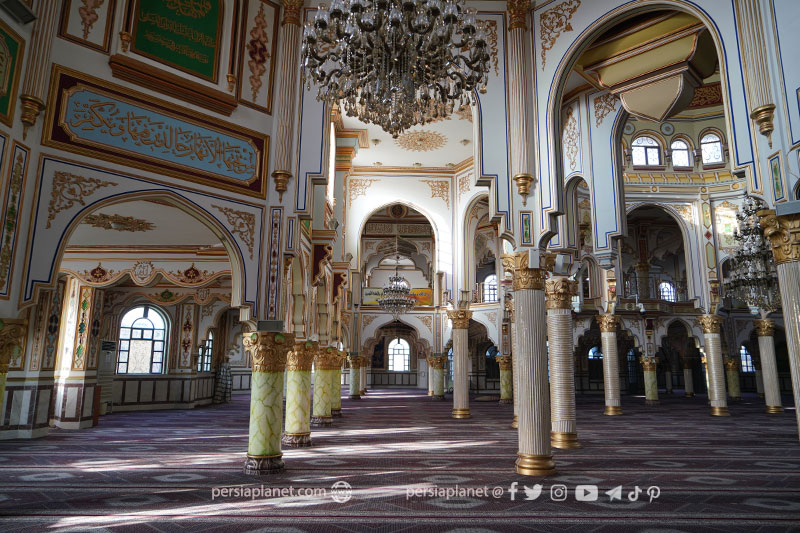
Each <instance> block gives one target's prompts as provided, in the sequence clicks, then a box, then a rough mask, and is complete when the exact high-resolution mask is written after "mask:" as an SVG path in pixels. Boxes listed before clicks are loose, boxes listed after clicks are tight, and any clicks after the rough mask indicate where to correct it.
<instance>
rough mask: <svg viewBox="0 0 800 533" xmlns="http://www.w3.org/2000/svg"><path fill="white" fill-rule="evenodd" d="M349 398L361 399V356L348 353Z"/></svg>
mask: <svg viewBox="0 0 800 533" xmlns="http://www.w3.org/2000/svg"><path fill="white" fill-rule="evenodd" d="M347 359H348V360H349V361H350V399H351V400H360V399H361V358H360V357H359V356H358V355H350V356H349V357H348V358H347Z"/></svg>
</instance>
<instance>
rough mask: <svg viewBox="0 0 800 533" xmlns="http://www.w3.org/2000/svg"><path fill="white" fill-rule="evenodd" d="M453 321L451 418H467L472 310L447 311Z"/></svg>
mask: <svg viewBox="0 0 800 533" xmlns="http://www.w3.org/2000/svg"><path fill="white" fill-rule="evenodd" d="M447 316H448V317H449V318H450V320H451V321H452V322H453V418H469V417H470V414H469V383H468V381H467V379H468V372H469V369H468V365H469V361H468V359H469V346H468V343H469V319H470V318H472V311H465V310H454V311H448V312H447Z"/></svg>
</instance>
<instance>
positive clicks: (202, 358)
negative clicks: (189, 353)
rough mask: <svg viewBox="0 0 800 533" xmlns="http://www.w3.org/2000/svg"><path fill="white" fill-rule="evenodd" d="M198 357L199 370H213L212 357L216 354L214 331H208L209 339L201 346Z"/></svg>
mask: <svg viewBox="0 0 800 533" xmlns="http://www.w3.org/2000/svg"><path fill="white" fill-rule="evenodd" d="M199 351H200V353H199V355H198V357H197V371H198V372H211V358H212V356H213V355H214V333H213V332H211V331H209V332H208V339H206V343H205V345H204V346H200V349H199Z"/></svg>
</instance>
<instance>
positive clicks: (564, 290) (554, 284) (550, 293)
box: [544, 278, 578, 309]
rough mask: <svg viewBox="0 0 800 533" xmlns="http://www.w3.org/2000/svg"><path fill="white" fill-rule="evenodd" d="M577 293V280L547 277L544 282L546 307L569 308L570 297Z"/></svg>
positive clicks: (570, 304)
mask: <svg viewBox="0 0 800 533" xmlns="http://www.w3.org/2000/svg"><path fill="white" fill-rule="evenodd" d="M576 294H578V282H577V281H573V280H569V279H567V278H555V279H549V280H547V281H546V282H545V286H544V295H545V298H546V299H547V300H546V304H545V305H546V307H547V309H570V308H571V307H572V297H573V296H575V295H576Z"/></svg>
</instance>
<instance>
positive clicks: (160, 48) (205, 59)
mask: <svg viewBox="0 0 800 533" xmlns="http://www.w3.org/2000/svg"><path fill="white" fill-rule="evenodd" d="M132 1H133V2H134V7H133V31H132V32H131V33H132V35H131V50H132V51H134V52H136V53H137V54H141V55H143V56H145V57H149V58H150V59H153V60H155V61H158V62H160V63H163V64H165V65H169V66H171V67H174V68H177V69H179V70H182V71H184V72H188V73H189V74H193V75H195V76H198V77H200V78H203V79H205V80H209V81H212V82H214V83H216V81H217V71H218V69H219V48H220V36H221V34H222V17H223V5H222V0H132Z"/></svg>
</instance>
